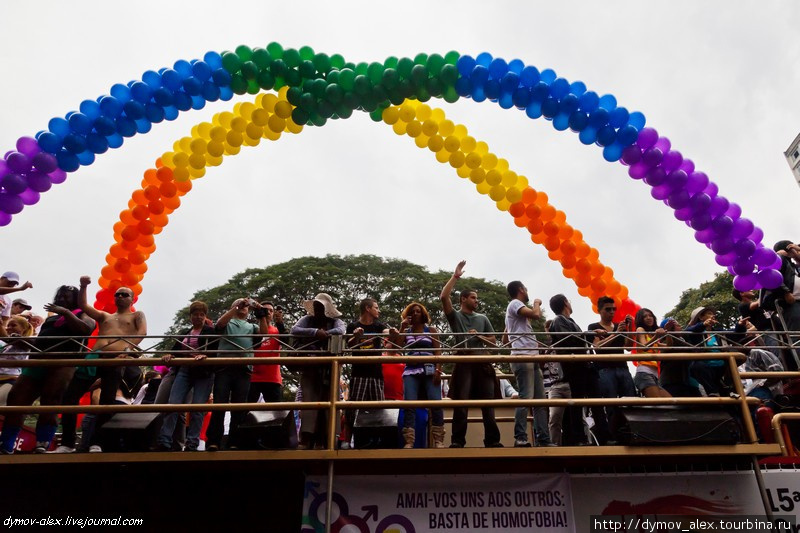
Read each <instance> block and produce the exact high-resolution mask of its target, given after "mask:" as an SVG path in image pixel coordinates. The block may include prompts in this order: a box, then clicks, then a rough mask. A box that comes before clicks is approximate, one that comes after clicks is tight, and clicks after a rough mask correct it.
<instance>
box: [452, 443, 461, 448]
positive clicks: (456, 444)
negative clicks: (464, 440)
mask: <svg viewBox="0 0 800 533" xmlns="http://www.w3.org/2000/svg"><path fill="white" fill-rule="evenodd" d="M450 447H451V448H463V447H464V445H463V444H461V443H460V442H454V443H453V444H451V445H450Z"/></svg>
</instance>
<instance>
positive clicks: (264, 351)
mask: <svg viewBox="0 0 800 533" xmlns="http://www.w3.org/2000/svg"><path fill="white" fill-rule="evenodd" d="M267 333H269V334H270V335H277V334H278V328H276V327H275V326H272V325H270V326H269V328H268V329H267ZM279 350H280V344H279V343H278V339H276V338H275V337H269V338H267V339H265V340H264V342H262V343H261V346H260V347H259V348H258V349H257V350H255V351H254V352H253V355H254V356H255V357H280V355H281V354H280V351H279ZM250 381H251V382H255V383H277V384H279V385H281V384H282V383H283V380H282V379H281V366H280V365H253V375H252V376H250Z"/></svg>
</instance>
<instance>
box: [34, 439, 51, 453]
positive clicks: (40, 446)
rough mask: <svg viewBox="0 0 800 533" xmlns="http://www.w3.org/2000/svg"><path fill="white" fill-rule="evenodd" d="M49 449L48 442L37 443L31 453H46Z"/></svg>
mask: <svg viewBox="0 0 800 533" xmlns="http://www.w3.org/2000/svg"><path fill="white" fill-rule="evenodd" d="M48 447H50V443H49V442H45V441H37V442H36V447H35V448H34V449H33V453H47V448H48Z"/></svg>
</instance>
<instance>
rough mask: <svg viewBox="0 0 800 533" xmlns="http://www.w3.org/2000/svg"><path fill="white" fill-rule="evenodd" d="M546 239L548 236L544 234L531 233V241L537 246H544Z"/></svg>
mask: <svg viewBox="0 0 800 533" xmlns="http://www.w3.org/2000/svg"><path fill="white" fill-rule="evenodd" d="M531 222H533V221H531ZM546 238H547V235H545V234H544V232H537V233H531V241H533V242H534V243H535V244H544V240H545V239H546Z"/></svg>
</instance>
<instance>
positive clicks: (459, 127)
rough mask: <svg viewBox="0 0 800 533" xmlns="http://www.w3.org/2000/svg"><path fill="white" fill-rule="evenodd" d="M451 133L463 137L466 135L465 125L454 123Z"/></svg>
mask: <svg viewBox="0 0 800 533" xmlns="http://www.w3.org/2000/svg"><path fill="white" fill-rule="evenodd" d="M453 135H455V136H456V138H458V139H463V138H464V137H466V136H467V127H466V126H464V125H463V124H456V127H455V128H453Z"/></svg>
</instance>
